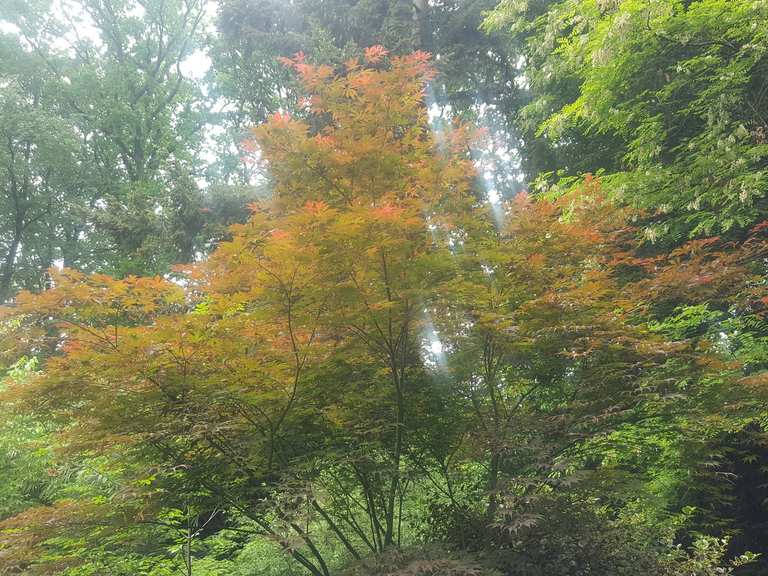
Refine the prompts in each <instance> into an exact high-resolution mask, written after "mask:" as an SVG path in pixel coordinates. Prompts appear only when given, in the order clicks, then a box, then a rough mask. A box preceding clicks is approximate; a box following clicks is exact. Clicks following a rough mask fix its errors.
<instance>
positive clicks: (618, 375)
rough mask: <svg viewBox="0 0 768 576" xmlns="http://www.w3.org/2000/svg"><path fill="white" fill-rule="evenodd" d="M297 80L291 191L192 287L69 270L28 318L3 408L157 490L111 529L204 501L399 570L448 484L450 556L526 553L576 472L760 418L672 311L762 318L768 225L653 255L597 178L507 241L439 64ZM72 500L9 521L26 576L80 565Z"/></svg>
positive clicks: (424, 58)
mask: <svg viewBox="0 0 768 576" xmlns="http://www.w3.org/2000/svg"><path fill="white" fill-rule="evenodd" d="M285 64H286V65H288V66H290V67H291V68H293V69H294V70H295V71H296V73H297V74H298V75H299V78H300V80H301V82H302V84H303V86H304V89H305V91H306V94H307V95H306V99H305V107H304V110H303V113H302V114H301V115H300V116H298V115H297V116H295V117H291V116H289V115H287V114H276V115H274V116H273V117H272V118H271V119H270V120H269V121H268V122H267V123H265V124H264V125H262V126H259V127H258V128H256V129H255V130H254V135H253V136H254V144H253V146H252V149H253V150H254V154H255V155H256V156H257V157H258V158H257V159H258V161H260V162H264V163H265V164H266V165H267V166H268V168H269V171H270V175H271V178H272V180H273V186H272V190H273V196H272V198H270V199H269V200H266V201H264V202H260V203H257V204H255V205H253V206H252V207H251V216H250V218H249V220H248V222H247V223H245V224H242V225H236V226H234V227H232V229H231V239H230V240H228V241H226V242H223V243H222V244H221V245H220V246H219V247H218V248H217V249H216V251H215V252H214V253H213V254H212V255H211V257H210V258H209V259H208V260H206V261H204V262H202V263H199V264H194V265H189V266H184V267H180V268H179V269H178V270H177V272H176V275H175V276H173V277H172V278H167V279H163V278H135V277H128V278H124V279H113V278H109V277H106V276H90V275H85V274H82V273H79V272H75V271H72V270H64V271H62V272H57V273H54V276H53V287H52V288H51V289H50V290H47V291H45V292H42V293H40V294H29V293H23V294H21V295H20V296H19V297H18V298H17V300H16V302H15V303H14V305H13V306H11V307H10V308H8V309H7V310H5V311H4V315H5V316H4V318H5V325H6V331H5V334H6V337H5V338H4V347H5V349H6V352H7V353H8V354H18V353H20V352H22V351H25V352H26V353H28V354H29V353H32V354H38V355H41V356H42V357H44V358H45V363H44V367H43V369H42V370H41V371H40V372H39V373H37V374H34V375H32V376H31V377H30V378H29V379H28V380H27V381H25V382H23V383H19V384H16V385H13V386H10V387H9V388H8V389H7V390H6V392H5V394H4V401H5V402H13V403H15V404H16V405H17V406H19V408H20V409H22V408H24V409H27V410H30V409H31V410H33V411H35V412H36V413H38V414H43V415H45V418H50V419H52V420H55V421H56V422H58V423H60V424H61V430H62V433H61V443H62V448H65V449H66V450H64V452H70V453H77V452H86V451H87V452H89V453H95V454H98V455H100V456H102V457H104V458H106V459H107V460H109V461H111V462H125V461H130V462H131V465H130V466H123V467H122V468H121V470H122V472H121V474H122V475H123V480H124V481H125V482H129V483H133V485H134V486H139V487H140V488H137V490H140V491H141V490H144V491H145V495H146V497H147V498H148V499H150V498H149V494H151V495H152V497H151V499H150V500H151V501H152V506H148V507H146V509H145V508H144V507H139V508H138V509H136V508H134V509H131V510H130V513H126V514H123V515H122V516H120V517H119V518H118V517H114V516H112V517H110V520H109V522H111V523H112V524H114V525H117V524H120V523H121V522H122V523H125V522H131V521H136V519H137V518H138V516H139V515H145V514H146V515H147V516H146V517H149V516H150V515H151V514H153V513H155V512H156V511H157V510H159V509H160V508H162V502H163V499H166V500H167V502H171V501H174V498H178V497H179V494H182V493H186V492H185V491H187V492H189V493H190V494H191V495H190V496H188V497H187V500H186V502H189V501H194V502H195V503H196V504H195V505H197V506H199V507H201V508H205V507H206V506H209V507H210V506H213V503H214V502H215V503H216V504H215V505H216V506H223V507H227V508H228V509H229V510H232V511H237V513H238V514H242V515H244V516H245V517H247V518H248V519H249V520H250V521H252V522H253V524H254V525H255V526H256V527H257V529H258V531H259V533H260V534H261V535H262V536H264V537H266V538H269V539H270V540H272V541H273V542H274V544H275V545H276V546H277V547H279V548H280V549H282V550H284V551H285V553H286V554H288V555H290V556H291V557H292V558H293V559H294V560H295V561H296V562H298V564H300V565H301V566H302V567H303V568H304V569H306V570H307V571H308V572H309V573H311V574H314V575H316V576H327V575H328V574H330V573H331V568H329V561H328V549H329V546H330V545H329V544H327V542H320V541H318V539H317V536H316V532H317V530H318V528H317V526H321V527H322V530H324V534H327V535H328V536H327V538H326V539H328V540H332V541H333V542H335V543H336V544H335V545H337V546H338V547H339V548H340V549H342V550H343V551H344V554H347V555H348V556H349V557H350V558H353V559H357V560H361V559H363V558H365V557H366V556H369V555H377V554H381V553H384V552H385V551H387V550H390V549H392V548H393V547H397V546H400V545H401V543H402V534H403V532H404V530H405V527H406V525H407V523H408V522H415V520H414V519H413V517H412V514H410V513H409V511H408V507H409V505H411V504H412V502H413V500H412V498H413V490H414V486H415V485H418V484H420V483H424V484H427V485H434V486H436V487H437V488H436V490H437V492H440V494H439V498H441V499H442V500H440V501H441V502H443V503H444V505H445V510H448V513H446V516H447V517H448V518H450V519H451V520H450V522H447V521H446V522H447V524H442V526H443V528H442V529H444V535H445V537H446V538H447V539H453V541H454V542H456V543H459V544H464V545H468V541H469V540H472V539H473V538H475V539H476V538H483V537H484V536H483V534H485V535H487V538H490V539H493V540H494V541H497V542H501V543H502V547H504V546H507V547H509V546H513V545H514V543H513V542H511V536H510V535H512V534H517V533H518V531H520V530H525V529H527V528H530V527H531V526H532V525H533V524H535V522H534V521H533V520H532V518H533V517H534V516H532V514H533V512H531V510H532V508H533V507H535V505H536V504H537V502H540V501H541V499H545V498H548V497H551V495H552V494H553V493H558V492H557V491H558V490H562V489H564V487H566V486H570V484H569V483H570V482H572V481H575V480H574V477H575V476H576V475H577V473H582V474H583V476H589V477H590V478H592V479H593V481H594V482H595V483H596V484H593V485H592V486H594V485H600V486H603V485H604V484H601V483H607V482H610V481H611V478H609V476H610V474H609V473H608V472H607V471H608V470H610V469H611V467H612V466H613V467H614V468H613V469H614V470H615V469H618V468H622V467H625V469H631V467H632V465H633V462H632V458H633V457H634V456H632V454H636V453H639V452H632V451H631V450H630V451H627V452H626V453H623V452H622V453H617V451H616V446H618V445H619V444H620V443H622V442H629V440H627V438H626V437H624V436H622V434H623V433H624V432H625V431H626V430H627V427H628V426H629V425H630V424H632V423H637V422H648V421H650V420H653V419H654V418H655V417H656V416H658V415H659V414H662V413H666V412H667V411H670V410H673V404H672V398H674V399H675V401H674V413H675V415H674V417H670V418H669V420H668V424H667V427H668V430H667V432H669V433H670V434H678V437H677V439H676V441H677V442H679V445H678V446H677V448H675V449H679V450H682V449H683V446H684V445H685V442H686V441H687V438H689V437H690V436H691V435H695V434H699V433H701V431H702V428H703V424H702V423H703V421H700V422H699V424H702V426H699V425H698V424H697V423H696V418H698V417H699V416H701V415H702V414H704V413H705V410H706V409H707V408H706V407H707V406H710V407H711V406H712V404H713V403H714V404H717V402H725V401H727V402H733V406H734V410H736V409H737V408H736V406H741V404H739V403H741V402H744V405H748V404H749V402H746V401H745V400H744V396H745V394H744V393H743V392H742V391H741V390H740V389H739V388H738V386H739V384H738V383H739V382H743V380H742V379H743V378H744V376H745V373H744V362H743V361H741V360H739V359H738V358H730V359H726V358H725V357H724V355H723V354H721V351H720V350H718V349H717V346H716V345H714V344H713V343H712V342H708V341H706V339H703V338H696V339H694V338H691V337H689V335H688V334H676V333H674V329H673V328H674V327H670V326H669V325H664V319H665V318H667V317H669V316H670V315H671V314H674V313H675V310H681V309H682V307H685V306H689V305H695V304H697V303H700V302H701V301H703V300H706V301H707V302H710V303H711V305H712V306H713V307H715V306H717V307H719V308H721V309H728V310H730V309H734V310H738V314H739V315H741V316H742V317H744V316H748V317H751V318H756V319H762V318H763V317H764V316H765V314H766V309H767V308H768V307H766V304H765V302H766V293H765V288H764V285H763V284H762V282H761V281H760V274H761V271H760V270H759V267H758V266H756V262H758V260H759V259H760V258H763V257H764V255H765V253H766V249H767V248H768V241H767V240H766V236H765V229H764V227H760V226H758V227H757V228H755V229H754V230H753V231H752V233H751V234H750V235H749V236H748V237H746V238H744V239H743V240H742V241H739V242H730V243H727V242H725V241H721V240H719V239H716V238H713V239H708V240H699V241H694V242H690V243H688V244H685V245H683V246H682V247H680V248H678V249H676V250H674V251H671V252H669V253H659V252H653V251H651V250H649V249H648V247H647V245H645V244H644V243H642V242H641V241H640V240H638V237H639V235H638V234H637V231H636V230H635V229H634V227H633V220H634V218H635V217H636V216H637V214H636V213H634V212H633V211H632V210H630V209H627V208H622V207H619V206H617V205H615V204H614V203H613V202H612V201H611V200H610V199H609V198H608V197H606V195H604V194H603V192H602V191H601V186H600V181H599V179H598V178H588V179H587V180H586V181H585V182H584V183H583V185H582V186H580V187H579V188H578V189H577V190H576V191H575V192H572V193H569V194H567V195H563V196H561V197H560V198H557V199H555V200H551V201H550V200H546V199H538V198H534V197H531V196H528V195H527V194H520V195H518V196H517V197H515V198H513V199H512V200H510V201H509V202H506V203H504V204H503V206H502V207H501V209H502V210H503V212H504V223H503V224H502V225H498V224H497V223H496V222H495V220H494V219H493V218H492V217H491V213H490V209H489V207H488V204H487V202H485V200H484V199H483V197H482V194H481V193H480V192H479V191H478V190H477V183H476V180H475V178H474V169H473V163H472V160H471V154H470V151H471V149H472V147H473V146H475V145H476V144H477V140H478V138H480V137H481V135H480V134H479V133H477V132H476V131H475V130H473V129H471V128H470V127H468V126H464V125H460V124H456V125H454V126H452V127H450V129H449V130H447V131H445V132H443V133H442V134H441V135H440V137H439V138H437V137H436V136H435V135H434V134H433V132H432V130H431V127H430V123H429V121H428V117H427V110H426V107H425V104H424V90H425V83H426V82H427V81H428V80H429V79H430V78H432V76H433V69H432V67H431V65H430V63H429V57H428V55H426V54H424V53H415V54H411V55H408V56H390V55H389V54H388V53H387V51H386V50H384V49H383V48H381V47H377V46H374V47H371V48H369V49H368V50H366V51H365V56H364V58H363V59H362V60H359V59H354V60H350V61H348V62H347V63H346V64H345V66H344V68H343V69H341V70H340V69H334V68H331V67H329V66H315V65H311V64H308V63H307V62H306V60H305V58H304V57H303V56H302V55H301V54H299V55H296V57H294V58H292V59H288V60H286V61H285ZM435 335H437V336H438V337H439V340H440V342H441V347H440V348H441V349H440V351H439V352H437V353H435V352H434V351H432V352H430V349H429V346H428V345H429V341H430V338H435ZM761 374H762V373H760V371H759V370H758V371H754V372H752V373H750V374H749V383H750V385H756V384H757V383H758V382H762V378H763V376H762V375H761ZM715 380H717V381H718V382H719V384H717V385H715V384H713V382H714V381H715ZM708 414H710V415H709V416H708V417H709V418H711V419H712V420H715V419H719V418H725V417H724V416H722V415H720V414H719V413H714V415H712V414H713V413H712V412H710V413H708ZM689 418H690V419H689ZM686 419H688V420H686ZM684 421H685V422H684ZM643 441H644V440H643V439H642V438H637V437H635V438H634V439H633V440H632V442H634V443H635V445H634V446H632V450H635V449H637V450H638V451H640V450H642V448H643V446H642V444H643ZM471 462H476V463H480V465H479V467H478V469H479V470H480V471H479V472H478V471H477V470H474V471H473V470H472V469H471V466H469V464H468V463H471ZM470 472H471V473H472V474H474V476H472V477H470ZM579 479H581V477H579ZM462 485H463V486H464V488H462V490H463V492H462V491H461V490H458V488H457V487H458V486H462ZM191 486H194V490H192V489H190V487H191ZM580 486H581V484H580ZM580 489H581V488H580ZM584 490H585V491H588V490H589V488H588V487H585V488H584ZM457 491H458V493H457ZM462 493H463V494H464V496H467V495H468V496H467V497H466V498H465V497H464V496H462V495H461V494H462ZM537 497H538V499H537ZM137 498H141V496H137ZM435 498H436V501H437V498H438V496H435ZM156 500H159V501H160V503H156ZM478 502H479V503H480V504H478ZM73 506H74V507H77V506H78V505H77V504H74V503H71V502H59V503H56V504H54V505H52V506H50V507H43V508H41V509H36V510H33V511H29V512H27V513H24V514H23V515H21V516H18V517H15V518H11V519H8V520H6V521H4V522H3V524H2V526H1V528H2V530H3V532H0V546H4V548H0V549H2V552H0V565H2V566H3V567H12V566H17V567H29V566H33V565H34V566H36V568H35V569H39V570H40V571H44V570H46V569H48V570H49V571H51V572H55V571H56V570H57V569H58V568H57V566H60V565H61V563H62V562H70V561H72V562H74V561H75V560H76V558H75V557H74V556H73V555H70V557H67V552H66V551H64V552H62V553H61V554H60V556H58V557H57V558H56V561H55V562H52V563H51V564H50V566H48V568H46V567H45V566H43V565H42V564H43V563H41V562H39V556H36V552H35V550H36V549H38V548H39V546H41V545H43V544H45V542H50V539H51V538H54V537H55V534H56V533H57V529H59V528H61V529H62V530H68V529H70V524H69V523H67V522H65V521H64V520H62V517H67V518H70V519H71V518H73V517H74V515H73V514H72V512H71V508H72V507H73ZM82 506H83V508H82V510H80V511H79V512H78V515H79V516H78V517H81V516H85V517H86V518H88V519H89V520H91V521H92V520H93V519H94V518H95V517H97V516H98V514H97V510H96V508H94V509H92V508H90V507H89V505H88V504H86V503H85V502H84V503H83V504H82ZM462 527H464V529H465V530H464V531H462ZM468 527H469V528H468ZM486 531H487V532H486ZM20 541H21V542H23V543H24V545H23V546H20V545H19V544H18V542H20Z"/></svg>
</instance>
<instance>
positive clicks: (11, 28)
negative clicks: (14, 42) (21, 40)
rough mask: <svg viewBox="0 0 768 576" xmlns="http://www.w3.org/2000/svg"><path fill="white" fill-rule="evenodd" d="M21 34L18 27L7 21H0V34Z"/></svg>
mask: <svg viewBox="0 0 768 576" xmlns="http://www.w3.org/2000/svg"><path fill="white" fill-rule="evenodd" d="M19 32H21V30H19V27H18V26H16V24H13V23H12V22H8V21H7V20H0V34H18V33H19Z"/></svg>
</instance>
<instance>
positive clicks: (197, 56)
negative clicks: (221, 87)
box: [180, 50, 211, 80]
mask: <svg viewBox="0 0 768 576" xmlns="http://www.w3.org/2000/svg"><path fill="white" fill-rule="evenodd" d="M180 68H181V73H182V74H183V75H184V76H186V77H187V78H190V79H192V80H201V79H203V78H204V77H205V75H206V74H207V73H208V70H210V69H211V58H210V56H208V54H206V53H205V51H203V50H195V51H194V52H193V53H192V54H190V55H189V56H187V58H185V59H184V60H183V61H182V63H181V65H180Z"/></svg>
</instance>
